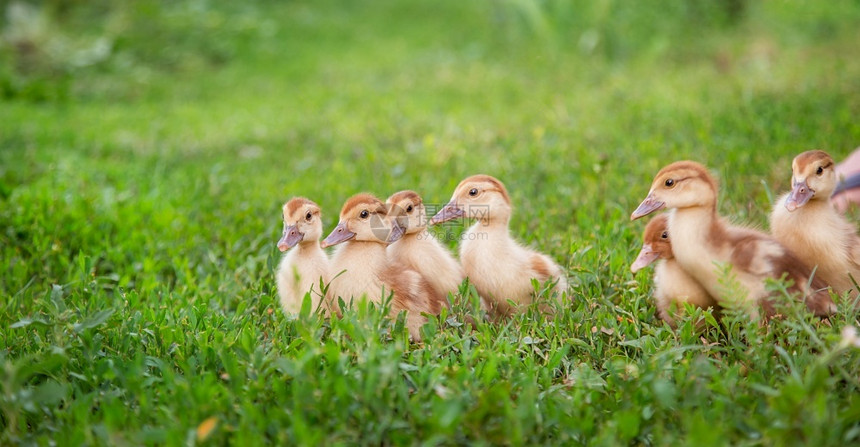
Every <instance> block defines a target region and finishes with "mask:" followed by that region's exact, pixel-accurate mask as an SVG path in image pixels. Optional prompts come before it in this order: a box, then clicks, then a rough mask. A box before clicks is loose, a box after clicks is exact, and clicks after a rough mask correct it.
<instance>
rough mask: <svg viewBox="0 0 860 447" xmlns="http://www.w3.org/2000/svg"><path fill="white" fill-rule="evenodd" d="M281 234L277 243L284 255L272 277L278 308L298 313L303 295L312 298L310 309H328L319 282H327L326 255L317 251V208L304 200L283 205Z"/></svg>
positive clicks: (318, 218) (299, 199) (318, 229)
mask: <svg viewBox="0 0 860 447" xmlns="http://www.w3.org/2000/svg"><path fill="white" fill-rule="evenodd" d="M283 214H284V233H283V236H281V240H279V241H278V250H280V251H281V252H285V251H287V250H289V249H291V248H293V247H296V248H295V249H293V250H292V251H290V252H289V253H287V254H286V255H285V256H284V257H283V259H281V262H280V263H279V264H278V270H277V272H276V274H275V278H276V281H277V285H278V295H279V296H280V298H281V306H282V307H283V308H284V311H285V312H286V313H288V314H297V313H299V311H300V310H301V307H302V300H303V299H304V297H305V294H306V293H310V296H311V308H312V309H314V310H316V309H317V308H320V309H322V310H323V313H325V312H327V311H328V310H329V309H328V307H329V305H328V303H327V302H326V301H325V297H324V296H323V291H322V290H319V285H320V281H322V283H324V284H325V283H328V281H329V275H328V256H326V254H325V252H324V251H323V250H322V248H320V243H319V239H320V237H322V220H321V217H320V207H319V206H318V205H317V204H316V203H314V202H312V201H310V200H308V199H306V198H304V197H296V198H293V199H292V200H290V201H288V202H287V203H285V204H284V207H283Z"/></svg>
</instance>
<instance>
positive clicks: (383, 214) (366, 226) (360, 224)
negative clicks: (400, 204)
mask: <svg viewBox="0 0 860 447" xmlns="http://www.w3.org/2000/svg"><path fill="white" fill-rule="evenodd" d="M401 236H403V228H401V227H400V226H399V225H397V224H396V223H394V222H393V220H391V219H389V218H388V216H387V210H386V208H385V204H384V203H382V201H381V200H379V199H378V198H376V197H375V196H373V195H371V194H366V193H361V194H356V195H354V196H352V197H350V198H349V200H347V201H346V203H344V204H343V208H342V209H341V211H340V221H339V222H338V224H337V226H336V227H335V228H334V230H332V232H331V234H329V235H328V236H327V237H326V238H325V240H323V242H322V244H321V245H322V247H323V248H325V247H330V246H332V245H337V244H340V243H341V242H346V241H348V240H356V241H365V242H378V243H380V244H388V243H391V242H394V241H396V240H398V239H400V237H401Z"/></svg>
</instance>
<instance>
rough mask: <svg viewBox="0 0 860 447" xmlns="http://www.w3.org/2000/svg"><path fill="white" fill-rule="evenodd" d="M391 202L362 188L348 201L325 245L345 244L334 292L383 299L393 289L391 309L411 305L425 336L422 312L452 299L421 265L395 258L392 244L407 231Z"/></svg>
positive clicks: (416, 331)
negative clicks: (391, 213)
mask: <svg viewBox="0 0 860 447" xmlns="http://www.w3.org/2000/svg"><path fill="white" fill-rule="evenodd" d="M386 211H387V210H386V208H385V204H384V203H382V201H381V200H379V199H378V198H376V197H374V196H373V195H370V194H364V193H362V194H357V195H355V196H353V197H351V198H350V199H349V200H347V201H346V203H345V204H344V205H343V209H342V210H341V212H340V222H338V224H337V227H335V229H334V230H332V232H331V234H329V235H328V237H326V238H325V240H323V243H322V246H323V247H328V246H332V245H336V244H342V245H341V247H339V249H338V250H337V252H336V253H335V254H334V256H333V257H332V260H331V269H330V271H331V272H332V275H333V276H335V277H334V278H332V282H331V286H330V289H329V293H330V295H331V296H332V297H341V298H343V299H344V300H345V301H347V302H349V301H350V300H353V299H355V300H360V299H367V300H370V301H371V302H375V303H381V302H382V300H383V298H384V297H385V294H388V293H393V297H392V301H391V315H392V316H396V315H397V314H398V313H400V311H406V312H407V315H406V326H407V328H408V329H409V334H410V336H411V337H412V339H413V340H416V341H420V340H421V333H420V328H421V326H422V325H423V324H424V323H425V322H426V321H427V319H426V318H425V317H424V316H423V315H421V313H422V312H424V313H428V314H434V315H438V314H439V312H440V311H441V309H442V306H446V305H447V302H446V301H445V300H444V298H442V297H440V296H438V295H436V294H434V293H433V288H432V287H431V286H430V284H428V283H427V281H426V280H425V279H424V278H423V277H422V276H421V275H420V274H419V273H418V272H416V271H414V270H411V269H409V268H407V267H406V266H403V265H400V264H398V263H395V262H391V261H390V260H389V259H388V256H387V254H386V246H387V245H388V244H389V243H391V242H395V241H397V240H398V239H400V237H401V236H402V235H403V232H404V230H403V228H401V227H400V226H399V225H398V224H397V223H396V222H394V221H393V219H389V218H388V217H387V215H386V214H387V213H386Z"/></svg>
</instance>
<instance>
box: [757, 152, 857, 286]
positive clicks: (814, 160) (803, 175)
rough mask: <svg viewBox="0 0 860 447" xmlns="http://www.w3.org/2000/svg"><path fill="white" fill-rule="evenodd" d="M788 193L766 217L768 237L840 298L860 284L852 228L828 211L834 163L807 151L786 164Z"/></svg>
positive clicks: (833, 181)
mask: <svg viewBox="0 0 860 447" xmlns="http://www.w3.org/2000/svg"><path fill="white" fill-rule="evenodd" d="M791 170H792V177H791V192H789V193H786V194H785V195H783V196H782V197H780V198H779V200H777V202H776V205H774V208H773V212H772V213H771V215H770V228H771V233H773V236H774V237H775V238H776V239H777V240H778V241H780V242H781V243H782V244H783V245H785V246H786V247H791V249H792V250H793V251H794V252H795V253H797V255H798V257H799V258H800V259H802V260H803V261H805V262H806V264H807V265H808V266H810V267H816V270H815V276H816V277H818V278H821V280H822V281H823V282H825V283H827V284H829V285H830V286H831V287H833V289H834V290H835V291H836V292H837V293H839V294H840V295H842V294H844V293H845V292H848V291H849V290H851V289H853V288H854V283H853V282H852V281H851V277H850V276H849V275H851V276H853V277H854V279H856V280H858V281H860V238H858V236H857V232H856V229H855V227H854V224H852V223H851V222H848V221H847V220H846V219H845V218H844V217H842V215H841V214H839V212H838V211H837V210H836V209H835V208H834V207H833V205H832V204H831V202H830V195H831V194H832V193H833V190H834V189H835V188H836V183H837V178H836V172H835V171H834V163H833V158H831V157H830V155H828V154H827V152H824V151H817V150H816V151H808V152H804V153H802V154H800V155H798V156H797V157H795V158H794V161H792V163H791Z"/></svg>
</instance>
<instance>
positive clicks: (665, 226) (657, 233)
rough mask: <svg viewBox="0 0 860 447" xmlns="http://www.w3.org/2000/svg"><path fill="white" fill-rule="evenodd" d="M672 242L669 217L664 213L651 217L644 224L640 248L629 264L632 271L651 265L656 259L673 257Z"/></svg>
mask: <svg viewBox="0 0 860 447" xmlns="http://www.w3.org/2000/svg"><path fill="white" fill-rule="evenodd" d="M674 257H675V256H674V255H673V254H672V242H671V240H670V239H669V218H668V217H667V216H666V215H665V214H660V215H659V216H657V217H655V218H653V219H651V221H650V222H648V225H646V226H645V235H644V237H643V238H642V250H640V251H639V256H637V257H636V260H635V261H633V264H632V265H631V266H630V271H632V272H633V273H636V272H638V271H639V270H642V269H643V268H645V267H648V266H649V265H651V263H652V262H654V261H656V260H657V259H665V260H669V259H673V258H674Z"/></svg>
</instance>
